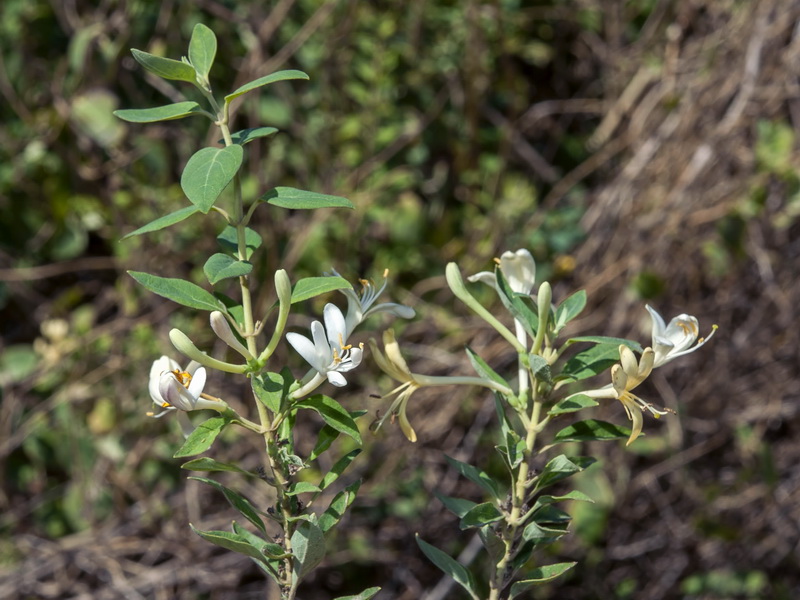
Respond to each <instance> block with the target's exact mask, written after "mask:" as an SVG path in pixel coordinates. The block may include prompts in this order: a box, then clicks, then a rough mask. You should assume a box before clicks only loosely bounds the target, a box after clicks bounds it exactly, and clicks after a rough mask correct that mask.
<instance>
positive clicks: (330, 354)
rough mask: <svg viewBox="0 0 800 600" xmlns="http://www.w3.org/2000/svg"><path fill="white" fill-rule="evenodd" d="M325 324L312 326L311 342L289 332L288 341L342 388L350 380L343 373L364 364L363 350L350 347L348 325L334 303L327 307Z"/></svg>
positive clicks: (318, 369) (324, 312) (312, 364)
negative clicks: (362, 359)
mask: <svg viewBox="0 0 800 600" xmlns="http://www.w3.org/2000/svg"><path fill="white" fill-rule="evenodd" d="M322 315H323V319H324V320H325V327H324V328H323V326H322V323H320V322H319V321H314V322H313V323H311V339H308V338H307V337H305V336H303V335H300V334H299V333H287V334H286V339H287V341H288V342H289V343H290V344H291V345H292V347H293V348H294V349H295V350H296V351H297V352H298V354H300V356H302V357H303V358H304V359H305V360H306V362H308V363H309V364H310V365H311V366H312V367H313V368H314V370H316V371H317V373H318V374H319V375H322V376H325V377H327V378H328V381H330V382H331V383H332V384H333V385H335V386H337V387H342V386H345V385H347V380H346V379H345V378H344V376H343V375H342V373H346V372H347V371H351V370H353V369H355V368H356V367H357V366H358V365H360V364H361V357H362V353H363V351H362V348H361V347H359V348H354V347H353V346H351V345H347V344H346V343H345V342H346V341H347V326H346V323H345V319H344V315H342V311H341V310H339V308H338V307H337V306H335V305H333V304H326V305H325V308H324V309H323V311H322Z"/></svg>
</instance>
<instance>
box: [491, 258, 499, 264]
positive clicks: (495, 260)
mask: <svg viewBox="0 0 800 600" xmlns="http://www.w3.org/2000/svg"><path fill="white" fill-rule="evenodd" d="M492 260H493V261H494V262H495V264H497V265H499V264H500V259H499V258H497V257H494V258H493V259H492Z"/></svg>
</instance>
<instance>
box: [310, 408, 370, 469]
mask: <svg viewBox="0 0 800 600" xmlns="http://www.w3.org/2000/svg"><path fill="white" fill-rule="evenodd" d="M365 414H367V411H366V410H351V411H350V416H351V417H352V418H353V419H354V420H355V419H357V418H358V417H361V416H364V415H365ZM338 437H339V432H338V431H336V430H335V429H334V428H333V427H331V426H330V425H325V427H323V428H322V429H320V430H319V433H318V434H317V443H316V445H315V446H314V449H313V450H312V451H311V454H310V455H309V456H308V460H309V461H312V460H314V459H316V458H317V457H319V456H320V455H321V454H322V453H323V452H325V451H326V450H327V449H328V448H330V447H331V444H333V442H334V440H336V438H338Z"/></svg>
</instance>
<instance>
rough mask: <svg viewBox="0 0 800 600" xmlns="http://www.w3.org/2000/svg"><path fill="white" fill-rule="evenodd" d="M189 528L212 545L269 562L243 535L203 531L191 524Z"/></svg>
mask: <svg viewBox="0 0 800 600" xmlns="http://www.w3.org/2000/svg"><path fill="white" fill-rule="evenodd" d="M189 527H191V528H192V531H194V532H195V533H196V534H197V535H199V536H200V537H201V538H203V539H204V540H206V541H208V542H211V543H212V544H216V545H217V546H221V547H222V548H226V549H228V550H233V551H234V552H238V553H239V554H244V555H245V556H249V557H251V558H255V559H256V560H259V561H261V562H263V563H266V562H267V561H268V559H267V557H266V556H264V554H263V553H262V552H261V551H260V550H259V549H258V548H256V547H254V546H253V545H252V544H250V542H248V541H247V540H246V539H245V538H244V537H243V536H242V535H239V534H237V533H231V532H230V531H201V530H200V529H197V528H196V527H195V526H194V525H192V524H191V523H189Z"/></svg>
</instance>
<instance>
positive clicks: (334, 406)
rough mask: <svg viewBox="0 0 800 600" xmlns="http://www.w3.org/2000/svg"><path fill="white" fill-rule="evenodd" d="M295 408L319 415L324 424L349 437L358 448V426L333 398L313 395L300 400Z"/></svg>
mask: <svg viewBox="0 0 800 600" xmlns="http://www.w3.org/2000/svg"><path fill="white" fill-rule="evenodd" d="M294 407H295V408H309V409H311V410H314V411H316V412H318V413H319V415H320V416H321V417H322V418H323V419H324V420H325V422H326V423H327V424H328V425H330V426H331V427H333V428H334V429H335V430H336V431H339V432H341V433H343V434H345V435H349V436H350V437H351V438H353V439H354V440H355V441H356V443H358V445H359V446H360V445H361V444H362V443H363V442H362V441H361V434H360V433H359V432H358V425H356V422H355V421H354V420H353V417H351V416H350V413H349V412H347V411H346V410H345V409H344V408H343V407H342V405H341V404H339V403H338V402H336V400H334V399H333V398H329V397H328V396H323V395H322V394H315V395H314V396H311V397H310V398H306V399H305V400H301V401H300V402H298V403H297V404H295V405H294Z"/></svg>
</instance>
